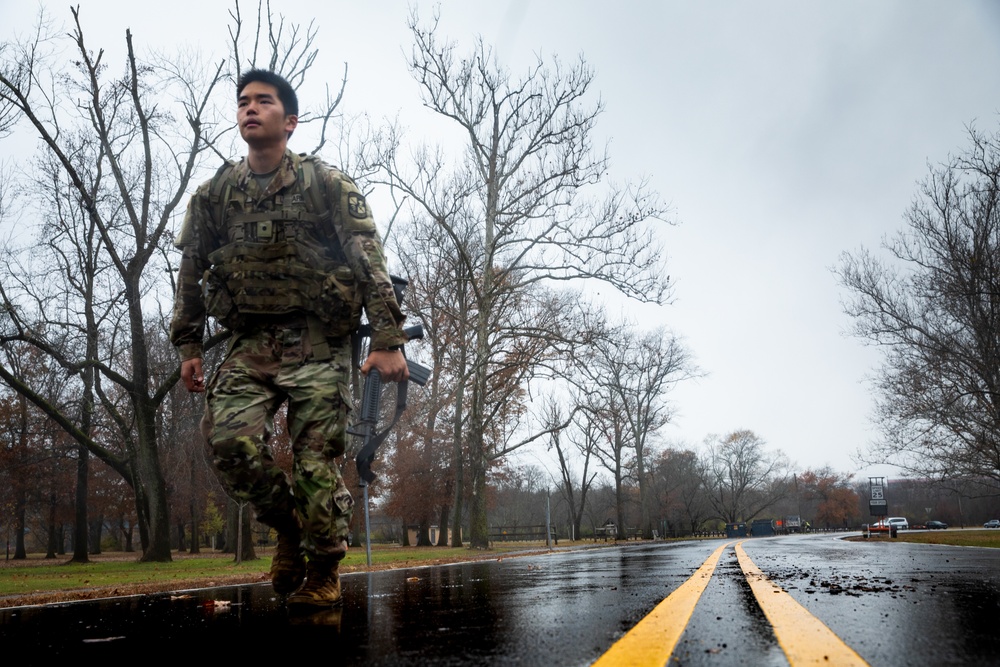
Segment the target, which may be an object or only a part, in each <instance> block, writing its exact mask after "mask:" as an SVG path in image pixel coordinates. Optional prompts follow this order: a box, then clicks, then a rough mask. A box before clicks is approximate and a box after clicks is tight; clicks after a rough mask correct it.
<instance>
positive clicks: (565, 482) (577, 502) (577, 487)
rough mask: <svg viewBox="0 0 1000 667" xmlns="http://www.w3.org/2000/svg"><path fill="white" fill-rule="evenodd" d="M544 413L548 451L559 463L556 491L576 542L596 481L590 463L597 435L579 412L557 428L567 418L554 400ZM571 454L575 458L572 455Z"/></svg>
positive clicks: (549, 402)
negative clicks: (579, 462)
mask: <svg viewBox="0 0 1000 667" xmlns="http://www.w3.org/2000/svg"><path fill="white" fill-rule="evenodd" d="M546 413H547V415H548V417H547V420H546V424H547V426H548V427H549V428H550V430H551V431H552V433H551V435H550V436H549V449H550V450H554V451H555V454H556V459H557V460H558V463H559V484H558V488H559V492H560V493H561V494H562V496H563V499H564V500H565V501H566V505H567V508H568V511H569V521H570V525H571V526H572V530H573V533H572V537H574V538H576V539H579V537H580V525H581V524H582V523H583V514H584V510H585V509H586V507H587V494H588V493H589V492H590V489H591V487H592V486H593V484H594V480H595V479H597V472H596V471H594V470H591V464H592V463H593V460H594V459H595V458H596V452H595V449H596V437H597V434H596V432H595V429H594V425H593V422H592V421H590V420H588V419H587V418H586V413H580V412H577V413H574V414H571V415H569V419H570V420H571V421H570V425H569V426H568V427H566V428H562V429H560V428H559V426H560V425H562V424H565V423H566V417H564V415H563V410H562V408H561V407H560V406H559V405H558V403H556V402H555V401H554V400H553V399H550V400H549V401H547V402H546ZM574 452H576V453H577V454H578V456H574V454H573V453H574ZM577 459H582V465H583V470H582V471H577V470H575V467H574V463H576V461H577ZM577 478H579V483H577V481H576V480H577Z"/></svg>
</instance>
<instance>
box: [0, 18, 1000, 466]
mask: <svg viewBox="0 0 1000 667" xmlns="http://www.w3.org/2000/svg"><path fill="white" fill-rule="evenodd" d="M43 4H44V6H45V7H47V9H48V10H49V11H50V12H51V14H52V15H53V17H54V18H56V19H57V20H58V21H63V22H66V23H67V25H68V24H69V21H70V20H71V16H70V14H69V11H68V4H66V3H62V2H59V3H56V2H46V3H43ZM81 4H82V20H83V23H84V28H85V31H86V34H87V37H88V42H89V43H90V44H91V46H92V47H104V48H106V49H108V50H109V54H111V55H112V56H113V58H112V59H111V60H110V61H109V62H111V64H112V65H113V66H115V67H117V66H118V63H120V62H121V53H122V51H121V49H123V45H124V33H125V29H126V28H131V30H132V32H133V35H134V37H135V40H136V44H137V45H139V46H140V49H142V48H145V46H147V45H155V46H156V47H158V48H159V49H161V50H164V51H168V52H169V51H172V50H174V49H177V48H182V47H193V48H197V49H200V50H203V51H205V52H206V54H208V53H209V52H214V53H215V54H216V55H217V56H218V57H220V58H221V57H222V56H223V55H224V53H225V47H226V40H227V30H226V26H227V22H228V9H229V7H230V6H231V5H230V4H227V3H224V2H204V1H202V2H192V1H191V0H174V1H172V2H169V3H155V4H152V3H151V4H142V5H138V4H136V3H131V2H129V3H126V2H117V1H112V0H102V1H98V0H95V1H86V0H85V1H84V2H82V3H81ZM437 4H439V5H440V13H441V30H442V32H443V34H445V35H447V36H448V37H450V38H452V39H455V40H457V41H459V42H460V43H461V44H463V45H471V43H472V39H473V37H474V36H476V35H481V36H482V37H483V39H484V40H485V41H486V42H487V43H489V44H493V45H495V47H496V52H497V53H498V55H499V57H500V59H501V61H502V62H504V63H505V64H506V65H507V67H508V68H509V69H510V70H511V71H512V72H513V73H514V74H515V75H516V74H518V73H519V72H523V71H525V68H526V67H527V65H529V64H530V63H531V62H533V59H534V57H535V55H536V54H541V55H542V56H543V57H547V56H550V55H552V54H556V55H559V56H560V57H561V58H563V59H564V60H570V59H573V58H576V57H577V56H578V55H581V54H582V55H583V56H584V57H585V58H586V60H587V62H588V63H589V64H590V65H591V66H592V67H593V68H594V69H595V71H596V90H597V91H599V93H600V96H601V98H602V99H603V100H604V102H605V105H606V113H605V114H604V115H603V117H602V119H601V121H600V122H599V125H598V132H599V134H600V136H601V137H602V138H607V139H608V140H609V141H610V152H611V157H612V161H613V167H612V175H613V176H614V177H616V178H620V179H625V178H634V177H639V176H648V177H649V178H650V179H651V182H652V184H653V185H654V186H655V187H656V189H658V190H659V191H660V192H661V194H662V195H663V196H664V198H665V199H667V200H668V201H670V202H672V204H673V208H674V213H675V217H676V220H677V221H678V222H679V223H680V224H679V225H678V226H676V227H671V228H667V229H665V230H664V232H663V236H662V238H663V241H664V244H665V246H666V248H667V250H668V253H669V258H668V267H667V270H668V272H669V274H670V275H671V276H672V277H673V278H674V280H675V281H676V296H677V298H676V301H675V302H674V303H673V304H671V305H669V306H663V307H658V306H642V305H639V304H636V303H631V302H626V301H621V300H619V301H615V302H614V303H612V305H611V308H612V310H613V312H615V313H617V312H621V313H622V314H624V315H625V316H627V317H630V318H634V319H637V320H639V321H641V322H642V323H643V324H644V325H650V326H652V325H654V324H663V325H666V326H668V327H670V328H671V329H673V330H674V331H675V332H677V333H678V334H680V335H682V336H683V337H684V338H685V339H686V341H687V344H688V346H689V347H690V349H691V350H692V352H693V353H694V355H695V357H696V358H697V361H698V363H699V365H700V366H701V367H702V368H703V369H704V370H705V371H707V372H708V373H709V375H708V376H707V377H706V378H704V379H701V380H698V381H695V382H691V383H689V384H688V385H687V386H682V387H680V388H679V389H678V390H677V391H676V392H675V393H674V394H673V399H674V400H675V402H676V407H677V410H678V415H677V418H676V420H675V423H674V424H672V425H671V426H669V427H668V428H667V429H666V431H665V436H666V437H667V438H668V439H669V440H671V441H673V442H676V443H687V444H690V445H696V444H697V443H700V442H701V441H702V440H703V438H704V437H705V436H706V435H708V434H710V433H718V434H724V433H727V432H729V431H732V430H735V429H741V428H746V429H751V430H753V431H755V432H756V433H757V434H758V435H760V436H761V437H762V438H764V439H765V440H766V441H767V442H768V444H769V445H770V446H771V447H775V448H779V449H781V450H783V451H784V452H785V453H786V454H787V455H788V456H789V458H790V459H791V460H792V461H793V462H795V463H796V464H797V465H798V466H799V467H800V468H807V467H811V468H816V467H820V466H824V465H830V466H832V467H833V468H835V469H837V470H841V471H845V472H854V473H857V474H859V475H860V476H861V477H864V476H867V475H869V474H889V475H892V474H893V473H892V471H891V470H890V469H888V468H866V467H862V466H860V465H858V464H857V462H856V461H855V459H854V458H852V455H853V454H854V453H855V452H856V451H857V450H858V449H859V448H860V449H863V448H864V447H865V446H866V443H867V442H869V441H870V440H871V439H872V438H873V437H875V431H874V430H873V428H872V427H871V425H870V423H869V421H868V418H869V415H870V413H871V407H872V402H871V398H870V396H869V394H868V391H867V388H866V386H865V385H864V384H863V380H864V378H865V376H866V374H868V373H869V372H870V370H871V369H872V368H873V367H874V366H875V365H876V364H877V361H878V358H879V357H878V354H877V352H875V351H874V350H871V349H868V348H864V347H863V346H862V345H861V344H860V342H859V341H857V340H854V339H851V338H848V337H846V336H845V335H844V332H845V331H846V330H847V328H848V327H849V325H850V322H849V320H848V319H847V317H846V316H845V315H843V313H842V308H841V304H840V301H841V299H842V297H843V293H842V291H841V290H840V288H839V287H838V284H837V282H836V280H835V278H834V276H833V274H832V273H831V268H832V267H833V266H835V265H836V264H837V262H838V256H839V255H840V254H841V253H842V252H844V251H852V250H856V249H858V248H859V247H861V246H868V247H876V246H877V245H878V243H879V242H880V240H881V238H882V237H883V236H884V235H886V234H891V233H893V232H894V231H895V230H897V229H899V228H900V227H901V225H902V215H903V214H904V212H905V211H906V209H907V207H908V205H909V204H910V202H911V201H912V199H913V197H914V195H915V194H916V192H917V185H918V183H919V181H920V180H922V179H923V178H924V176H925V175H926V174H927V165H928V163H936V162H940V161H943V160H944V159H946V158H947V156H948V154H949V152H955V151H957V150H960V149H961V148H963V147H964V146H965V145H966V138H967V135H966V127H967V125H968V124H970V123H975V124H976V126H977V127H979V128H980V129H983V130H987V131H993V129H994V128H995V127H996V125H997V122H998V116H997V111H998V109H1000V77H998V76H997V72H1000V3H996V2H993V1H991V0H975V1H973V0H957V1H953V2H939V1H937V0H896V1H890V0H881V1H879V2H871V1H863V0H837V1H836V2H826V3H820V2H804V1H802V0H789V1H782V2H768V1H763V0H762V1H758V2H741V1H736V0H716V1H714V2H693V1H692V2H687V1H684V2H682V1H680V0H657V1H652V0H649V1H645V2H628V1H622V2H620V3H618V4H617V6H615V7H614V8H612V5H611V4H609V3H607V2H596V1H593V0H573V1H569V0H510V1H505V0H500V1H499V2H493V3H479V2H467V1H462V0H444V1H442V2H440V3H437ZM140 6H141V7H142V9H141V10H139V9H138V7H140ZM255 6H256V5H255V3H244V11H248V10H249V11H253V10H254V8H255ZM272 7H274V8H275V10H276V11H277V12H282V13H284V14H285V15H286V16H287V18H288V19H290V20H292V21H299V22H308V21H309V20H310V19H312V18H314V17H315V19H316V23H317V25H318V27H319V29H320V36H321V41H322V44H323V45H322V50H321V54H320V62H319V63H318V64H317V67H318V68H323V69H324V70H325V71H328V72H330V75H329V78H330V83H331V85H335V84H336V83H337V82H338V81H339V77H340V75H341V73H342V69H343V63H344V62H345V61H346V62H347V63H348V65H349V77H350V80H349V83H348V88H347V93H346V97H345V105H346V107H347V109H348V110H349V111H352V112H363V111H364V112H368V113H370V114H371V115H373V116H375V117H382V116H388V117H392V116H396V115H397V114H399V117H400V118H401V120H402V121H403V123H404V124H405V125H407V126H409V127H410V128H411V129H412V131H413V133H414V134H417V135H419V134H421V128H428V127H434V126H433V125H430V124H429V112H427V111H425V110H423V109H421V108H420V107H419V104H418V97H417V96H418V89H417V86H416V84H415V83H414V82H413V81H412V80H411V79H410V78H409V76H408V74H407V71H406V68H405V62H404V57H403V51H404V50H407V51H408V50H409V45H410V43H411V40H410V37H409V34H408V32H407V29H406V17H407V3H406V2H402V1H398V0H391V1H384V2H353V3H343V2H325V3H320V2H310V3H303V2H273V3H272ZM306 7H308V8H309V9H308V10H307V9H304V8H306ZM433 7H434V4H432V3H420V13H421V15H422V16H425V17H429V16H430V14H431V11H432V9H433ZM37 8H38V5H32V4H31V3H30V2H13V1H12V0H3V1H2V2H0V39H4V40H6V39H9V38H11V36H12V35H13V34H14V33H15V31H24V30H27V29H29V28H30V26H31V24H32V22H33V19H34V15H35V13H36V12H37ZM116 50H117V52H116ZM317 78H318V77H316V76H315V75H314V76H313V77H312V79H313V81H312V83H313V84H314V85H315V84H317V83H318V82H317V81H316V79H317ZM315 90H317V89H315V88H310V89H308V90H305V91H301V94H302V95H303V97H308V96H309V94H310V91H315ZM425 132H426V130H425ZM429 138H433V137H429ZM292 147H293V148H298V149H299V150H306V149H307V148H309V147H308V146H296V145H295V143H294V139H293V145H292ZM377 213H378V210H376V214H377Z"/></svg>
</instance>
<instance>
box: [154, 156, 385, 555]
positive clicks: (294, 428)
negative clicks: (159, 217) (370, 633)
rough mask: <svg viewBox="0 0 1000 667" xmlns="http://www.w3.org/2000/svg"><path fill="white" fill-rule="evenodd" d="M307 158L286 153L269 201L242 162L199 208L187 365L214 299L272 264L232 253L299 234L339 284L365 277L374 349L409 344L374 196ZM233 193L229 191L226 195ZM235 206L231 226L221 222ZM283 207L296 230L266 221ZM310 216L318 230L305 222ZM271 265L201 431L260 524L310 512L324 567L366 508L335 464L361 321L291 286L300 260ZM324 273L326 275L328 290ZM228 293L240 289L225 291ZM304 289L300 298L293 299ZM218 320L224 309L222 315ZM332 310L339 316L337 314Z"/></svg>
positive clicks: (188, 266)
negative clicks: (284, 416)
mask: <svg viewBox="0 0 1000 667" xmlns="http://www.w3.org/2000/svg"><path fill="white" fill-rule="evenodd" d="M303 159H304V158H303V157H301V156H298V155H296V154H294V153H292V152H290V151H288V152H286V154H285V158H284V160H283V162H282V164H281V166H280V167H279V169H278V171H277V173H276V174H275V176H274V178H273V179H272V180H271V182H270V183H269V184H268V186H267V188H266V190H264V191H261V188H260V187H259V186H258V184H257V181H256V180H255V178H254V176H253V174H252V173H251V171H250V168H249V166H248V164H247V161H246V160H243V161H242V162H240V163H239V164H237V165H236V166H235V167H233V168H232V169H231V170H230V171H231V174H230V175H229V179H230V180H229V186H228V187H227V188H224V189H220V188H219V185H218V183H219V181H218V179H219V178H220V176H217V177H216V179H213V180H212V181H208V182H206V183H205V184H203V185H202V186H201V187H200V188H199V189H198V190H197V192H196V193H195V194H194V196H193V197H192V198H191V202H190V204H189V206H188V210H187V216H186V217H185V219H184V225H183V227H182V229H181V233H180V235H179V236H178V238H177V242H176V244H177V247H178V248H180V249H181V250H182V253H183V254H182V259H181V267H180V272H179V275H178V286H177V295H176V298H175V304H174V313H173V320H172V322H171V328H170V339H171V342H172V343H173V344H174V345H175V346H177V348H178V350H179V352H180V356H181V360H182V361H184V360H187V359H191V358H195V357H200V356H201V354H202V340H203V338H204V329H205V318H206V307H205V300H206V298H208V299H209V300H211V299H212V298H213V294H212V293H213V290H217V291H221V292H232V291H234V290H236V291H239V290H240V289H242V287H241V286H242V285H244V284H253V280H252V275H251V274H253V272H252V271H249V270H244V269H245V268H247V267H251V266H252V267H255V268H259V267H260V260H259V257H257V258H256V259H255V261H256V262H257V263H252V262H249V261H248V260H239V261H243V262H244V263H243V264H239V263H236V264H232V263H231V264H228V265H227V264H226V263H225V262H226V259H225V258H226V257H227V256H231V255H232V254H233V253H232V252H231V250H232V248H234V247H237V249H238V248H239V247H240V244H239V243H235V242H234V241H240V242H242V241H244V240H246V241H247V242H248V245H249V246H250V247H251V248H252V249H253V252H262V253H264V254H266V253H269V252H271V251H272V249H274V248H279V249H280V243H277V242H279V241H281V242H283V241H285V240H287V239H288V238H292V239H293V241H295V239H296V238H297V241H295V242H297V243H299V245H298V246H297V247H298V251H297V252H298V253H299V254H300V255H302V254H310V256H312V254H316V256H315V257H313V258H312V259H311V260H310V261H312V262H313V263H314V264H317V265H322V267H323V268H324V270H326V269H328V270H329V271H330V273H331V275H332V274H334V273H335V274H337V275H339V277H340V279H341V280H340V283H341V284H342V283H343V282H344V280H343V279H344V278H345V274H344V271H345V266H344V264H345V263H346V266H349V267H350V270H348V271H347V274H346V280H347V282H348V283H351V282H352V281H353V290H348V293H349V294H350V293H354V294H355V295H356V296H357V302H358V305H363V306H364V309H365V312H366V314H367V316H368V321H369V322H370V323H371V325H372V330H373V333H372V345H371V349H373V350H378V349H387V348H390V347H393V346H396V345H401V344H403V343H404V342H405V336H404V334H403V333H402V330H401V325H402V321H403V315H402V313H401V312H400V310H399V306H398V304H397V303H396V300H395V296H394V294H393V291H392V285H391V282H390V278H389V275H388V271H387V269H386V264H385V258H384V256H383V253H382V247H381V243H380V241H379V236H378V232H377V229H376V227H375V224H374V222H373V221H372V218H371V214H370V212H369V210H368V207H367V205H366V202H365V199H364V197H363V195H361V193H360V192H359V191H358V189H357V187H356V186H355V184H354V182H353V181H351V180H350V178H348V177H347V176H345V175H344V174H343V173H341V172H339V171H337V170H336V169H333V168H331V167H328V166H326V165H322V164H320V165H318V166H316V168H315V170H310V171H306V170H303V164H302V160H303ZM304 174H314V175H315V177H316V178H317V180H318V179H322V181H323V182H322V183H319V182H317V183H305V182H304V181H305V180H308V177H307V176H305V175H304ZM213 184H215V185H214V187H213ZM316 187H319V188H320V189H321V192H322V194H323V197H324V198H325V200H326V202H327V211H325V212H328V213H329V214H330V219H329V220H323V221H322V222H315V220H314V219H315V218H317V216H316V215H310V214H317V213H320V212H319V211H310V210H309V209H310V206H309V205H308V202H309V201H310V197H309V196H308V194H309V193H308V192H305V193H304V192H303V191H304V190H306V189H307V188H316ZM220 190H222V191H223V192H225V193H226V195H225V196H223V197H218V193H219V192H220ZM213 197H215V198H216V199H217V200H218V201H213ZM223 199H224V200H225V201H222V200H223ZM222 210H225V214H223V216H222V217H223V218H225V219H223V220H217V219H216V218H217V217H219V212H220V211H222ZM278 210H280V211H282V215H281V216H277V217H284V218H285V219H286V220H283V221H278V222H274V221H273V220H270V221H269V220H263V221H262V220H261V218H267V217H268V215H269V214H268V213H266V212H272V211H278ZM262 212H264V213H262ZM241 216H242V217H241ZM255 216H256V217H255ZM270 217H271V218H272V219H273V218H274V217H275V215H274V214H271V215H270ZM310 219H313V220H314V221H313V223H301V222H297V221H296V220H310ZM236 220H239V221H240V222H239V223H238V224H237V223H236V222H234V221H236ZM244 220H248V221H249V222H246V223H244V222H243V221H244ZM331 227H332V231H331V229H330V228H331ZM265 232H266V238H263V235H264V234H265ZM258 236H261V238H258ZM244 237H246V238H244ZM270 241H275V243H274V244H272V243H270ZM286 245H288V244H286ZM292 245H294V243H292ZM310 249H311V250H310ZM293 250H294V249H293ZM317 258H318V259H317ZM338 261H339V262H340V264H339V265H338V264H337V262H338ZM272 264H273V266H272V265H271V264H268V265H267V266H265V267H264V268H263V273H259V272H258V274H257V275H264V276H266V277H269V278H268V279H267V280H263V281H261V280H258V281H257V284H256V287H255V288H254V289H255V290H256V291H255V292H254V294H255V295H257V296H255V297H253V298H255V299H257V302H255V303H256V305H255V306H254V307H253V308H249V307H245V308H244V309H246V310H256V311H258V312H252V313H245V312H242V311H241V312H239V313H237V314H236V316H235V317H234V318H231V319H230V320H229V321H227V322H226V323H227V325H228V326H229V327H230V328H232V329H233V337H232V338H231V339H230V342H229V350H228V352H227V354H226V357H225V359H224V360H223V362H222V364H221V365H220V367H219V368H218V370H217V371H216V372H215V374H214V376H213V377H212V379H211V381H210V382H209V384H208V387H207V397H206V402H207V409H206V412H205V417H204V419H203V421H202V431H203V433H204V435H205V438H206V440H207V442H208V444H209V446H210V449H211V454H212V456H213V458H214V462H215V465H216V468H217V470H218V471H219V475H220V478H221V479H222V482H223V484H224V485H225V486H226V488H227V489H228V490H229V492H230V494H231V495H233V497H235V498H237V499H240V500H249V501H250V502H251V503H253V505H254V507H255V508H256V510H257V518H258V519H259V520H260V521H261V522H263V523H265V524H267V525H270V526H274V527H276V528H278V529H279V530H281V529H282V528H287V527H288V526H289V525H290V523H289V522H293V523H294V522H295V514H296V513H297V514H298V519H299V520H300V521H301V524H302V546H303V548H304V549H305V551H306V553H307V554H309V555H310V557H312V558H316V557H320V558H322V557H332V558H334V559H339V558H341V557H343V554H344V552H345V550H346V537H347V534H348V526H349V524H350V520H351V511H352V506H353V500H352V499H351V495H350V493H349V492H348V491H347V488H346V487H345V486H344V482H343V478H342V476H341V473H340V468H339V466H338V465H337V463H336V461H335V458H336V457H338V456H340V455H342V454H343V453H344V449H345V445H346V426H347V417H348V413H349V411H350V409H351V396H350V392H349V382H350V372H351V368H350V358H351V355H350V338H349V336H348V335H346V332H348V331H349V330H351V328H353V327H354V326H356V324H357V323H356V322H348V321H345V320H347V319H351V314H350V310H351V308H350V305H349V304H348V305H347V306H346V307H345V304H343V303H339V302H338V303H337V304H334V306H332V307H331V308H329V309H328V308H326V306H327V305H329V299H327V300H325V301H324V300H322V298H321V297H317V296H316V294H318V293H319V292H320V291H322V292H323V294H324V295H325V294H326V293H327V292H326V288H323V289H322V290H320V289H317V290H316V291H315V292H310V294H309V295H307V296H303V295H302V292H304V291H309V288H310V287H312V286H311V285H309V284H308V283H309V280H308V279H303V278H302V275H307V276H308V275H311V274H310V273H309V272H308V271H305V272H304V273H303V271H299V272H298V273H297V274H295V276H292V275H291V273H290V274H289V276H288V277H286V276H285V274H284V272H285V271H286V269H287V264H279V263H277V262H274V263H272ZM334 267H336V268H339V271H338V270H336V269H335V268H334ZM293 268H294V267H293ZM220 269H221V270H222V274H223V278H222V282H221V283H218V281H216V282H213V280H212V276H213V275H218V273H219V271H220ZM287 270H289V271H291V269H287ZM213 272H215V274H213ZM323 275H325V274H324V273H322V272H321V273H320V274H319V278H317V281H319V280H322V277H323ZM248 276H250V277H248ZM227 281H228V282H227ZM328 282H329V280H328ZM219 284H223V285H229V286H230V287H232V288H233V289H229V290H220V289H219ZM261 284H263V287H261ZM296 290H298V292H297V294H292V293H291V292H293V291H296ZM206 293H207V294H206ZM260 294H264V296H259V295H260ZM215 296H218V295H215ZM225 296H226V297H227V298H229V297H232V294H225ZM296 298H298V301H296ZM323 298H325V297H323ZM317 299H319V300H317ZM335 301H336V299H335ZM302 303H309V304H315V307H313V308H311V309H308V310H307V309H306V308H302V307H297V306H296V307H290V306H289V304H299V305H300V306H301V305H302ZM260 304H263V305H260ZM338 305H339V306H340V307H339V308H338V307H336V306H338ZM217 310H218V308H214V309H213V311H212V313H213V315H216V314H217ZM234 310H241V309H240V308H235V309H234ZM318 310H323V311H324V312H323V313H320V314H321V315H323V316H324V317H323V321H322V322H320V321H319V318H318V317H317V313H316V311H318ZM331 310H332V311H334V312H336V313H337V314H336V315H335V316H332V317H331V316H329V315H330V312H331ZM286 400H287V401H288V431H289V435H290V437H291V440H292V448H293V452H294V463H293V466H292V468H293V469H292V471H291V481H289V478H288V476H287V475H286V474H285V472H284V471H282V470H280V469H279V468H278V467H277V466H276V465H275V464H274V460H273V457H272V455H271V452H270V450H269V448H268V445H267V443H268V439H269V438H270V436H271V434H272V433H273V416H274V414H275V412H276V411H277V410H278V408H279V407H280V405H281V404H282V403H283V402H285V401H286Z"/></svg>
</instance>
